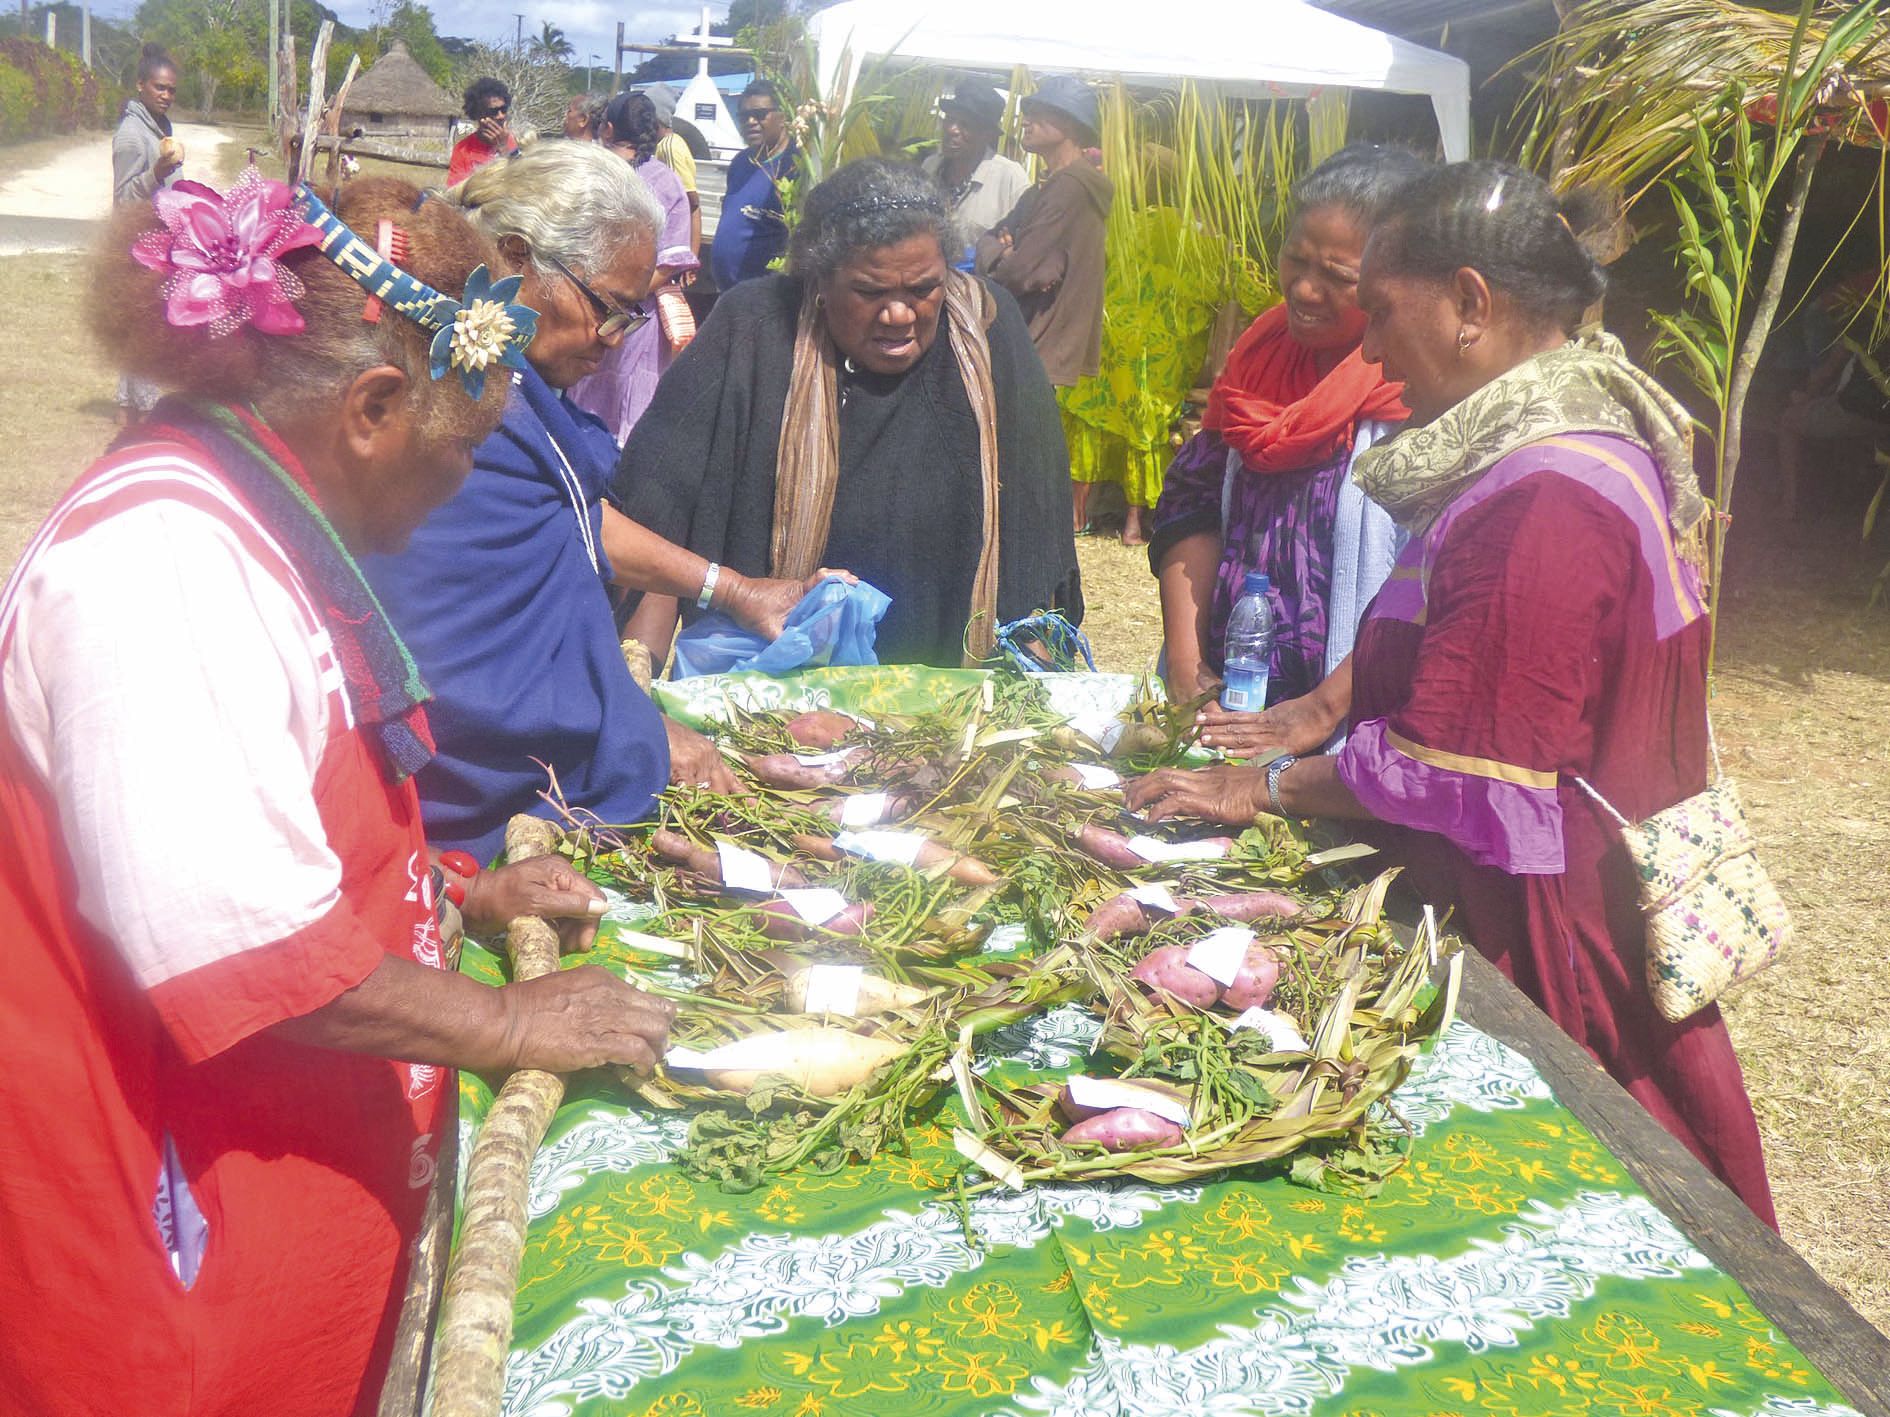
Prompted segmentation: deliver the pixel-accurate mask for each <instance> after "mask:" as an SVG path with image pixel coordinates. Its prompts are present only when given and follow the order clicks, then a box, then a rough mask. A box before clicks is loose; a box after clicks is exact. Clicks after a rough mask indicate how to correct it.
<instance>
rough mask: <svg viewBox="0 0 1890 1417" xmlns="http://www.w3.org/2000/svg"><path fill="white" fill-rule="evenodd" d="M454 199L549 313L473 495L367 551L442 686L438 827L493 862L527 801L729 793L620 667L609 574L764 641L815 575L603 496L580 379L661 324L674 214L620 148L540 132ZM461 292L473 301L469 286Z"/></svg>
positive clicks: (426, 787)
mask: <svg viewBox="0 0 1890 1417" xmlns="http://www.w3.org/2000/svg"><path fill="white" fill-rule="evenodd" d="M449 200H451V201H453V202H455V203H456V204H457V205H458V206H460V207H461V208H462V209H463V210H464V211H465V213H466V215H467V216H468V217H470V218H471V220H472V222H473V225H474V226H476V227H478V228H479V229H480V230H481V231H482V232H483V233H484V234H485V235H486V236H487V237H489V238H491V240H492V241H493V242H494V243H495V245H496V246H497V248H498V252H499V258H500V263H501V265H502V266H504V267H505V268H506V269H505V270H503V271H501V272H500V274H502V275H517V276H518V277H519V278H520V281H521V285H520V288H519V291H518V293H517V295H516V296H514V297H513V299H515V300H517V301H518V302H520V303H523V304H525V305H528V306H530V307H531V308H533V309H534V310H536V311H538V322H537V330H536V333H535V334H534V335H533V337H532V340H531V343H530V344H529V345H528V346H527V347H526V349H525V360H526V364H527V366H528V367H526V368H524V369H522V370H518V371H517V372H514V371H512V370H510V369H495V370H494V371H493V373H494V376H495V377H506V378H510V379H511V380H512V381H513V389H512V393H511V398H510V400H509V401H508V402H507V404H506V411H505V421H504V422H503V423H502V424H501V425H500V426H499V428H498V431H497V432H495V433H493V434H492V435H491V436H490V437H488V438H487V439H486V440H485V441H484V442H482V443H480V444H479V446H478V447H477V448H476V449H475V450H474V452H473V471H472V475H471V476H470V477H469V478H467V479H466V483H465V485H464V486H463V487H462V488H461V489H460V491H459V494H458V495H457V496H456V497H454V498H453V500H452V501H450V502H448V503H447V504H446V505H445V506H443V507H441V508H440V509H439V510H438V511H436V512H435V513H434V514H433V515H432V516H431V517H430V518H429V519H428V520H427V521H426V522H425V523H424V524H423V525H422V526H421V527H420V529H419V530H418V531H417V532H416V533H414V536H413V538H412V540H411V541H410V542H409V543H408V547H407V550H406V551H405V552H403V553H401V554H400V555H396V556H375V557H369V558H368V559H367V560H366V561H365V562H364V563H363V570H364V571H366V573H367V577H368V580H369V581H370V582H371V583H372V584H373V586H374V589H375V590H376V592H378V593H379V595H380V597H381V600H382V602H383V603H384V604H385V606H386V609H387V612H388V614H389V616H390V617H391V618H392V619H393V621H394V624H395V625H396V626H397V627H398V628H399V630H400V632H401V635H402V637H403V638H404V639H405V640H406V643H407V645H408V648H409V649H410V650H411V651H412V653H413V657H414V659H415V661H416V663H417V664H418V666H419V669H420V672H421V675H422V676H423V677H424V678H425V679H426V681H427V683H428V685H429V687H430V688H431V689H432V690H433V693H434V703H433V709H432V715H431V718H432V726H433V733H434V737H435V739H436V744H437V748H438V753H437V755H436V756H435V757H434V759H433V760H432V762H431V763H429V764H428V766H427V767H426V768H425V769H423V770H422V771H421V773H420V774H419V779H418V781H419V788H420V799H421V804H422V808H423V811H424V813H425V817H426V827H427V837H428V840H429V841H430V842H432V843H433V844H434V845H435V846H437V847H439V848H441V849H449V850H450V849H460V850H466V851H470V852H472V853H473V854H474V855H475V856H476V857H478V858H479V859H481V860H485V859H489V858H490V857H491V856H492V855H493V854H494V853H495V852H496V850H497V848H498V846H499V843H500V841H501V839H502V838H503V835H504V829H505V823H506V821H507V819H508V818H509V817H510V816H511V815H512V814H513V813H515V812H523V811H532V810H538V811H548V810H549V809H548V808H546V807H545V805H544V803H543V802H542V800H541V799H540V797H539V792H540V790H541V789H542V788H544V787H545V785H546V778H545V769H544V766H541V764H544V765H548V766H549V767H550V768H551V769H552V770H553V771H554V772H555V773H556V774H557V780H558V785H559V787H560V789H561V790H562V792H563V794H564V797H565V800H566V802H567V803H569V805H570V806H572V807H574V808H581V809H583V810H586V811H590V812H594V813H596V814H597V815H598V816H599V817H601V818H603V819H604V820H605V821H607V822H613V823H620V822H630V821H635V820H637V819H638V818H639V817H641V816H643V815H644V814H645V813H647V811H648V810H649V807H650V803H651V800H652V798H653V797H654V796H655V794H656V793H657V792H660V791H661V790H662V789H663V787H664V786H665V785H666V784H667V783H669V782H672V781H673V782H677V783H688V784H706V785H709V786H712V787H715V788H718V789H721V790H733V788H734V786H735V783H734V781H733V779H732V778H730V776H729V774H728V771H727V769H726V768H724V767H723V766H722V763H721V759H720V757H719V756H718V755H717V753H716V752H715V750H714V748H713V747H712V746H711V745H710V744H709V743H708V741H707V740H706V739H704V738H702V737H701V736H700V735H698V734H695V733H692V732H691V731H690V730H688V729H687V728H684V727H683V726H682V725H680V724H677V723H673V722H671V721H669V720H667V719H664V718H663V717H662V716H661V714H659V713H658V711H657V709H656V706H655V705H654V704H653V703H652V702H651V701H650V699H649V697H648V696H647V695H645V694H644V692H643V691H642V690H641V689H639V688H638V687H637V685H636V682H635V681H634V680H633V679H632V678H631V677H630V671H629V670H628V669H627V668H625V666H624V660H623V653H622V650H621V648H620V647H619V644H618V640H617V629H616V623H615V620H614V618H613V616H612V611H611V604H610V597H609V592H608V587H610V586H612V585H615V586H618V587H621V588H625V589H634V590H640V591H653V592H656V593H658V594H662V595H678V596H686V597H688V598H689V599H691V600H703V599H706V601H707V603H710V604H713V605H714V606H715V607H716V608H717V609H720V610H723V611H726V612H727V613H728V614H730V615H732V616H733V617H734V618H735V619H736V620H738V621H740V622H741V623H742V624H744V625H746V626H747V627H748V628H750V629H753V630H755V631H757V632H759V633H761V634H764V635H770V636H772V635H775V634H779V633H780V630H781V623H782V621H783V619H784V618H785V617H786V615H787V612H788V611H789V610H791V609H792V608H793V607H794V605H795V603H796V602H797V601H798V600H799V599H800V597H801V595H802V594H803V593H804V592H805V590H806V589H807V588H808V586H809V585H810V584H811V582H807V583H803V582H801V581H780V580H773V581H770V580H763V579H760V578H753V579H751V578H748V577H745V576H742V575H739V574H737V573H735V572H733V571H731V570H726V569H723V570H716V569H715V568H712V567H711V566H710V565H709V563H708V562H707V561H706V560H704V559H703V558H702V557H701V556H698V555H696V554H694V553H693V552H690V551H685V550H683V549H682V548H681V547H679V546H674V545H671V544H670V543H669V542H667V541H665V540H663V539H662V538H661V537H659V536H656V535H655V534H653V533H651V532H648V531H645V530H644V529H643V528H642V527H640V526H638V525H636V524H635V523H634V522H632V521H630V520H629V519H627V518H626V517H624V516H622V515H621V514H619V513H618V512H617V511H616V509H615V508H613V507H610V506H608V505H607V504H606V503H605V502H604V500H603V493H604V486H605V483H606V481H607V480H608V478H609V476H610V473H611V470H612V469H613V468H614V467H615V465H616V460H617V445H616V442H615V440H614V439H613V438H612V437H611V435H610V433H609V431H608V430H607V429H605V427H604V426H603V425H602V424H601V423H599V422H598V421H597V420H596V419H595V418H593V417H591V416H590V415H589V414H587V413H585V412H583V411H582V410H580V409H579V408H577V407H576V406H575V405H574V404H573V403H572V402H571V401H570V399H569V398H568V397H566V390H568V389H569V388H570V387H571V386H572V385H573V384H575V383H577V381H578V380H580V379H582V378H584V377H585V376H586V375H588V374H591V373H592V372H594V371H595V370H596V369H597V367H598V366H599V364H601V363H602V362H603V360H604V359H605V358H606V357H607V356H608V355H609V354H610V352H611V351H612V350H613V349H615V348H617V347H618V346H619V345H620V344H621V343H622V342H623V339H624V337H625V336H626V335H627V334H629V333H630V332H631V331H632V330H634V329H636V328H638V327H639V326H641V325H642V324H643V323H645V322H646V321H647V320H648V318H649V317H648V314H647V313H646V311H645V310H644V308H643V306H642V305H641V303H640V298H641V296H642V294H643V292H645V291H646V290H648V288H649V284H650V273H651V271H652V269H653V268H654V266H655V263H656V241H657V235H658V232H659V230H660V227H661V224H662V212H661V209H660V208H659V207H658V206H657V204H656V202H655V200H654V199H653V198H652V197H651V196H650V194H649V191H648V189H647V188H645V187H644V185H643V184H642V183H641V182H640V181H638V179H637V177H636V175H635V174H634V173H633V172H632V171H631V170H630V167H629V165H628V164H626V163H625V162H624V161H623V159H622V158H620V157H617V156H615V155H613V154H612V153H610V152H608V151H606V150H605V149H603V148H601V147H594V146H591V145H589V144H585V143H543V144H540V145H538V146H535V147H533V148H532V149H530V150H529V151H527V152H525V153H522V154H520V155H519V156H518V157H516V158H514V159H512V160H511V161H509V162H496V163H490V164H488V165H487V166H485V167H482V168H479V169H478V170H477V171H476V172H474V173H473V174H472V176H471V177H469V178H467V180H466V181H465V183H464V184H463V185H461V186H460V187H458V188H456V189H455V190H454V191H453V193H452V194H451V196H450V198H449ZM453 293H454V294H459V292H453Z"/></svg>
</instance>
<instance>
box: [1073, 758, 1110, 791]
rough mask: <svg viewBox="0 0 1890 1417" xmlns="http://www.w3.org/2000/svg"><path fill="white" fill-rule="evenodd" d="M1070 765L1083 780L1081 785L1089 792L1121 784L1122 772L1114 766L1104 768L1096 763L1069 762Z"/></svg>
mask: <svg viewBox="0 0 1890 1417" xmlns="http://www.w3.org/2000/svg"><path fill="white" fill-rule="evenodd" d="M1070 766H1071V767H1072V768H1074V769H1075V770H1076V775H1077V776H1078V777H1079V778H1081V779H1082V780H1083V786H1085V787H1087V788H1088V789H1089V790H1090V791H1091V792H1101V791H1103V790H1104V789H1106V788H1111V787H1120V786H1122V774H1121V773H1119V772H1117V771H1116V770H1115V769H1114V768H1106V767H1103V766H1101V765H1100V764H1098V763H1071V764H1070Z"/></svg>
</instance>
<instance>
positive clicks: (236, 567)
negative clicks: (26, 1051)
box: [0, 484, 341, 989]
mask: <svg viewBox="0 0 1890 1417" xmlns="http://www.w3.org/2000/svg"><path fill="white" fill-rule="evenodd" d="M200 485H201V484H200ZM230 516H231V517H240V516H241V514H240V513H235V512H232V513H231V514H230ZM65 519H66V521H68V522H72V521H74V520H82V519H80V518H74V517H73V516H71V514H70V510H69V509H68V510H67V512H66V516H65ZM256 535H257V533H255V532H254V530H253V529H246V530H245V531H244V533H243V534H242V535H239V534H238V531H237V529H236V524H235V523H233V522H232V521H231V520H229V519H227V518H226V517H224V516H221V515H218V514H214V513H212V512H211V511H209V510H205V509H203V508H201V507H198V506H193V505H186V504H185V503H184V502H180V501H175V500H164V499H161V498H156V499H153V500H148V501H144V502H142V503H138V504H135V505H131V506H128V507H126V508H125V509H124V510H121V511H116V512H113V513H112V514H110V515H108V516H106V517H104V518H103V519H102V520H99V521H96V522H94V523H93V524H91V525H89V526H85V527H84V528H83V529H81V530H77V531H76V532H74V533H72V534H70V535H67V536H62V535H61V534H60V531H59V523H58V521H57V520H56V521H55V522H54V523H53V524H51V525H50V526H49V528H48V532H46V533H42V535H41V538H40V540H39V541H38V542H36V543H35V546H34V548H33V549H32V550H31V551H30V552H29V558H28V560H27V562H26V563H25V564H23V566H22V567H21V569H20V572H19V573H18V575H17V576H16V579H15V583H14V585H13V586H12V587H11V590H10V593H9V601H10V604H9V606H8V614H9V616H11V617H16V618H15V623H14V631H15V632H14V634H13V636H12V639H11V643H10V647H9V650H8V653H7V657H6V662H5V663H4V665H0V676H3V680H4V687H5V694H6V705H5V712H6V717H7V720H8V726H9V728H10V729H11V731H12V732H13V734H14V735H15V738H16V740H17V741H18V742H19V743H20V745H21V747H22V749H23V750H24V752H25V755H26V757H27V760H28V761H29V763H30V764H31V765H32V766H33V767H34V768H35V769H36V770H37V772H38V773H39V775H40V776H41V779H42V781H43V782H44V783H45V784H46V786H47V788H48V790H49V793H50V796H51V798H52V800H53V802H54V804H55V806H56V810H57V812H58V816H59V828H60V831H61V835H62V836H63V838H64V843H65V847H66V850H67V852H68V854H69V856H70V858H71V860H72V863H73V866H74V869H75V871H76V874H77V877H78V891H79V898H78V907H79V910H80V912H81V913H82V914H83V916H84V917H85V919H86V920H87V921H88V922H90V923H91V924H92V925H94V926H95V927H97V928H98V929H99V930H100V931H101V932H103V933H104V934H105V935H106V936H107V937H108V938H109V939H110V940H112V941H113V942H114V943H115V944H116V945H117V947H118V948H119V950H120V951H122V953H123V955H124V957H125V959H126V961H127V963H128V964H129V965H130V966H131V969H132V971H133V973H134V975H135V976H136V978H137V979H138V981H139V983H140V984H142V985H143V986H144V987H145V988H147V989H149V988H152V987H155V986H157V985H160V984H163V983H165V982H166V981H168V980H170V979H173V978H175V977H177V976H178V975H181V974H184V973H187V972H188V971H191V970H194V969H198V968H201V967H202V966H204V965H207V964H214V963H216V962H217V961H219V960H223V959H227V958H230V957H231V956H234V955H237V954H239V953H241V952H242V951H245V950H249V949H254V948H257V947H260V946H263V945H268V944H271V943H273V942H275V941H277V940H280V939H283V938H285V937H288V936H290V935H293V934H295V933H296V932H297V931H300V930H302V929H304V928H306V927H307V926H309V925H310V924H312V923H314V922H315V921H317V920H319V919H321V917H322V916H324V915H325V914H327V913H328V911H329V910H330V909H332V908H333V907H334V905H335V904H336V901H337V898H338V894H339V889H340V883H341V864H340V862H339V860H338V859H337V858H336V856H335V853H334V852H333V851H332V850H331V849H330V846H329V843H328V838H327V833H326V832H325V830H324V829H323V825H322V821H321V817H320V815H319V813H318V812H317V810H316V805H315V798H314V781H315V774H316V768H317V764H318V763H319V760H320V757H321V753H322V750H323V745H324V743H325V741H326V737H327V730H328V719H329V713H330V709H329V706H328V702H327V701H328V689H329V688H332V684H330V685H327V686H325V684H324V666H323V659H324V657H325V658H327V660H328V662H329V664H330V665H331V666H332V655H327V656H324V653H323V648H324V645H325V644H326V634H325V632H324V631H322V630H320V628H319V627H318V626H317V625H316V624H315V623H314V622H313V621H312V619H311V617H310V615H309V612H308V611H307V610H306V609H305V608H304V605H303V603H302V602H301V601H300V599H299V598H298V597H299V594H300V591H299V587H297V586H296V583H295V582H294V581H293V580H292V579H290V573H289V572H288V571H287V568H286V566H284V565H282V564H281V563H279V562H278V563H276V564H275V565H273V566H272V565H271V564H270V563H269V562H268V561H266V560H262V559H259V558H258V556H257V555H256V554H253V553H252V551H251V550H250V549H249V548H247V547H246V546H245V544H244V540H245V537H251V538H254V537H255V536H256ZM327 677H328V678H330V679H332V678H333V677H334V673H333V670H332V667H331V668H330V669H329V670H328V674H327Z"/></svg>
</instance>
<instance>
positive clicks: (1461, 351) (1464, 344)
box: [1457, 330, 1470, 359]
mask: <svg viewBox="0 0 1890 1417" xmlns="http://www.w3.org/2000/svg"><path fill="white" fill-rule="evenodd" d="M1469 352H1470V331H1468V330H1458V331H1457V357H1458V358H1459V359H1462V358H1463V357H1464V355H1466V354H1468V353H1469Z"/></svg>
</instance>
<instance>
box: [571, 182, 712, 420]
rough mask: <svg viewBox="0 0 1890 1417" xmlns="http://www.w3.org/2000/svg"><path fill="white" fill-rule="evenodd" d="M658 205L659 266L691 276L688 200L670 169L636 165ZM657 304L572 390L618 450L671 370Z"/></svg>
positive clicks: (694, 264) (694, 261)
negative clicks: (601, 423)
mask: <svg viewBox="0 0 1890 1417" xmlns="http://www.w3.org/2000/svg"><path fill="white" fill-rule="evenodd" d="M635 171H636V174H637V176H638V177H641V178H642V179H643V182H644V185H645V186H647V187H648V188H649V189H650V191H651V193H652V194H653V195H654V196H655V197H656V201H657V205H658V206H660V207H662V209H663V230H662V232H661V234H660V236H659V237H658V239H657V243H656V264H657V265H659V266H667V267H669V268H671V269H673V270H679V271H693V270H695V269H696V268H697V267H698V266H700V265H701V264H702V262H701V261H700V260H699V259H698V258H697V256H696V253H695V252H694V251H692V250H690V249H689V194H688V193H687V192H685V191H684V190H683V185H682V179H681V178H679V177H677V176H676V174H675V173H674V172H672V171H670V169H669V165H668V164H667V163H664V162H659V161H658V160H657V159H656V158H653V157H648V158H645V159H644V160H643V161H642V162H640V163H638V164H637V165H636V169H635ZM654 306H655V300H654V299H651V300H648V301H646V302H644V308H645V309H648V310H649V311H650V320H649V322H648V323H647V324H645V325H643V326H642V327H641V328H640V329H635V330H632V331H631V332H630V333H629V334H628V335H625V336H624V341H623V343H622V344H620V345H618V346H617V348H616V349H614V350H612V351H611V352H610V353H609V354H607V355H605V356H604V362H603V363H602V364H601V365H599V366H598V369H597V372H596V373H595V374H592V375H589V376H588V377H586V378H583V379H580V380H578V381H577V383H575V384H573V385H572V386H571V393H570V397H571V402H572V403H574V404H576V405H577V406H578V407H579V408H581V409H583V410H584V411H585V412H587V413H594V414H596V415H597V416H598V417H599V418H601V419H603V420H604V426H605V427H606V428H608V429H610V431H611V435H612V436H613V437H615V438H616V440H617V443H618V445H619V446H621V445H622V443H623V440H624V439H625V438H628V437H629V436H630V430H631V429H632V428H634V427H636V423H637V420H638V419H639V418H641V417H642V416H643V410H644V409H646V408H648V407H649V406H650V400H651V399H652V398H653V397H655V395H656V381H657V380H658V379H660V378H661V377H662V375H663V371H664V370H665V369H667V368H669V361H670V348H669V341H668V340H666V339H664V338H663V322H662V321H661V320H659V319H657V318H656V312H655V309H654Z"/></svg>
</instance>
